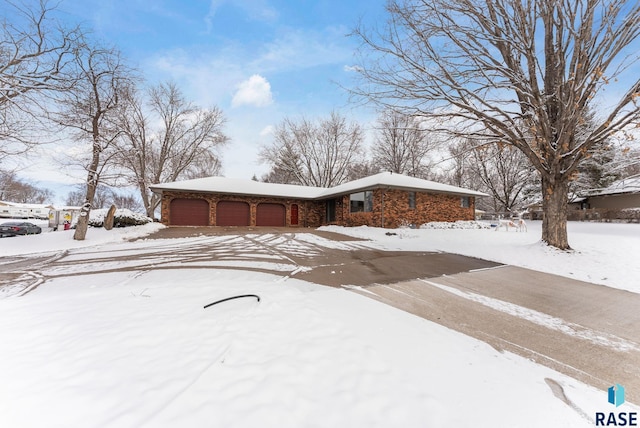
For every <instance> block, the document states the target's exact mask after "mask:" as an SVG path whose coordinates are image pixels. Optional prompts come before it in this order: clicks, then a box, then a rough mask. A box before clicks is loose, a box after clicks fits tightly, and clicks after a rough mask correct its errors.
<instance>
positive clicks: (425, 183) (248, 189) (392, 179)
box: [149, 172, 487, 199]
mask: <svg viewBox="0 0 640 428" xmlns="http://www.w3.org/2000/svg"><path fill="white" fill-rule="evenodd" d="M379 187H388V188H400V189H405V190H415V191H428V192H436V193H450V194H456V195H461V196H487V195H486V194H485V193H481V192H476V191H474V190H469V189H463V188H462V187H456V186H450V185H448V184H442V183H436V182H434V181H429V180H422V179H420V178H415V177H408V176H406V175H402V174H393V173H390V172H382V173H380V174H376V175H372V176H369V177H365V178H361V179H359V180H354V181H350V182H348V183H344V184H341V185H339V186H335V187H329V188H324V187H309V186H297V185H292V184H276V183H263V182H260V181H254V180H242V179H235V178H226V177H206V178H197V179H194V180H185V181H174V182H172V183H163V184H154V185H153V186H150V187H149V188H150V189H151V191H152V192H154V193H162V192H163V191H166V190H173V191H175V190H178V191H184V192H202V193H226V194H234V195H246V196H272V197H279V198H296V199H324V198H330V197H334V196H339V195H345V194H348V193H355V192H359V191H363V190H366V189H374V188H379Z"/></svg>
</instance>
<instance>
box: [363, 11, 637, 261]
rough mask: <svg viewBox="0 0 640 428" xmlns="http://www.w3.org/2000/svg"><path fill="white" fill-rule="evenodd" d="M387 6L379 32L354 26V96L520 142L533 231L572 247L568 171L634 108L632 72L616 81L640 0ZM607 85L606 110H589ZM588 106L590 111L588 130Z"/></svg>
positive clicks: (629, 55)
mask: <svg viewBox="0 0 640 428" xmlns="http://www.w3.org/2000/svg"><path fill="white" fill-rule="evenodd" d="M387 8H388V11H389V14H390V18H389V22H388V26H387V28H386V31H385V32H378V33H376V34H370V33H369V32H367V31H366V30H364V29H357V30H356V31H355V35H356V36H357V37H358V38H359V39H360V40H361V41H362V42H363V46H364V47H363V53H364V54H365V56H362V64H361V65H360V67H358V68H357V69H358V70H359V73H360V76H361V77H362V78H363V80H364V82H366V85H362V86H361V87H360V88H359V89H356V90H354V93H355V94H356V95H359V96H363V97H365V98H366V99H369V100H372V101H374V102H376V103H378V104H382V105H394V106H396V108H398V107H404V110H405V111H407V112H408V113H409V114H416V115H423V116H425V117H430V118H434V119H436V120H439V121H440V123H441V128H442V129H443V130H447V131H449V132H451V133H452V134H454V135H458V136H462V137H467V136H471V137H474V138H475V137H481V138H483V139H488V140H490V141H493V142H495V143H501V144H508V145H512V146H514V147H516V148H517V149H519V150H521V151H522V152H523V153H524V154H525V155H526V156H527V157H528V158H529V160H530V162H531V163H532V165H533V166H534V167H535V168H536V170H537V171H538V172H539V173H540V176H541V179H542V184H541V190H542V195H543V210H544V220H543V225H542V239H543V241H545V242H547V243H548V244H550V245H552V246H555V247H557V248H560V249H568V248H570V247H569V242H568V237H567V227H566V222H567V221H566V218H567V194H568V188H569V181H570V180H571V177H572V176H573V174H574V172H575V170H576V168H577V167H578V165H579V164H580V162H582V160H583V159H584V158H585V156H586V154H587V153H588V152H589V149H590V148H591V147H593V146H594V145H595V144H598V143H599V142H602V141H604V140H606V139H607V138H609V137H610V136H611V135H612V134H614V133H616V132H618V131H620V130H622V129H624V128H626V127H628V126H629V125H630V124H631V123H633V122H634V121H636V120H637V119H638V116H639V112H640V109H639V106H638V96H639V95H640V80H639V79H638V77H637V75H636V76H633V75H632V76H631V82H629V81H628V80H625V79H619V80H618V79H617V78H618V77H624V72H625V71H627V70H628V67H629V65H630V64H632V63H633V62H635V61H637V60H638V57H637V55H636V54H635V52H634V51H633V49H632V48H633V46H632V44H633V43H634V42H635V41H637V39H638V36H639V35H640V3H638V2H637V1H631V0H574V1H560V0H428V1H427V0H406V1H403V2H400V1H390V2H389V3H388V5H387ZM605 87H608V89H609V88H611V90H610V91H609V90H608V91H607V93H608V94H609V95H610V97H611V98H608V99H607V107H606V109H604V108H600V109H597V108H594V103H595V102H596V96H598V95H601V93H602V91H603V90H604V88H605ZM614 87H615V88H614ZM614 89H615V90H614ZM617 90H620V92H617ZM615 93H619V94H620V95H619V96H617V97H616V96H615V95H614V94H615ZM590 110H593V111H598V112H599V113H600V117H598V118H597V119H596V120H595V122H594V124H593V126H589V127H588V128H587V127H584V126H583V125H584V123H585V122H586V120H587V118H588V114H589V111H590ZM478 124H481V126H478Z"/></svg>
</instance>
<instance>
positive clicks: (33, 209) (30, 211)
mask: <svg viewBox="0 0 640 428" xmlns="http://www.w3.org/2000/svg"><path fill="white" fill-rule="evenodd" d="M52 209H54V208H53V205H47V204H20V203H17V202H6V201H0V218H38V219H43V220H44V219H47V218H49V212H50V211H51V210H52Z"/></svg>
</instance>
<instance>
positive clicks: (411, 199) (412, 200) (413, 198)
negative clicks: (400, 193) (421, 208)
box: [409, 192, 416, 210]
mask: <svg viewBox="0 0 640 428" xmlns="http://www.w3.org/2000/svg"><path fill="white" fill-rule="evenodd" d="M409 208H410V209H412V210H415V209H416V192H409Z"/></svg>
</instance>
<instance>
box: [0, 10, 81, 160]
mask: <svg viewBox="0 0 640 428" xmlns="http://www.w3.org/2000/svg"><path fill="white" fill-rule="evenodd" d="M34 3H35V4H34ZM0 10H2V15H3V18H2V21H1V22H0V140H3V143H2V144H1V145H0V161H2V160H3V158H5V157H7V156H12V155H16V154H20V153H23V152H24V151H25V150H27V149H28V148H30V147H31V146H32V145H33V144H35V143H36V142H37V137H36V133H35V130H34V129H35V126H34V125H35V124H36V123H37V120H38V119H40V117H39V116H38V114H37V113H38V112H39V110H40V107H41V103H42V95H43V93H46V92H49V91H58V90H64V89H67V88H68V84H69V82H68V80H67V79H66V78H65V77H66V76H65V74H64V73H63V71H64V69H65V68H66V67H67V66H68V63H69V61H71V60H72V59H73V55H72V52H73V49H74V48H75V47H76V45H77V42H78V38H79V36H80V31H79V29H78V28H72V29H67V28H64V27H62V26H61V25H59V24H58V23H57V22H56V20H55V19H54V17H53V15H54V11H55V5H54V6H51V5H50V2H49V1H47V0H40V1H37V2H26V1H17V2H14V1H8V0H0Z"/></svg>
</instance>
